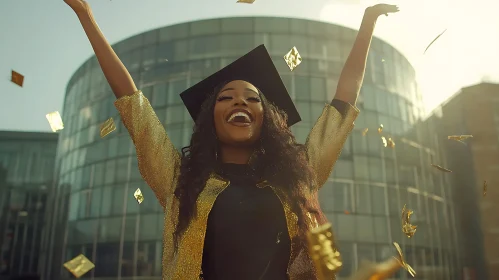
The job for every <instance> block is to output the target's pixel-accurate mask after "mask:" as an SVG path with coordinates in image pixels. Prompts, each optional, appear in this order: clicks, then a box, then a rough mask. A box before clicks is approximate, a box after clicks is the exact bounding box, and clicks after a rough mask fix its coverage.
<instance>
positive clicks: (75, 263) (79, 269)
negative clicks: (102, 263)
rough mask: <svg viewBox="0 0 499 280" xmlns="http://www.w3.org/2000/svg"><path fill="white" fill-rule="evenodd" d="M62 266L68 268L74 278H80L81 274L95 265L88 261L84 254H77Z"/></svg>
mask: <svg viewBox="0 0 499 280" xmlns="http://www.w3.org/2000/svg"><path fill="white" fill-rule="evenodd" d="M64 267H65V268H66V269H67V270H69V272H71V273H72V274H73V275H74V276H75V277H76V278H80V277H81V276H83V274H85V273H87V272H88V271H90V270H91V269H92V268H94V267H95V265H94V264H93V263H92V262H91V261H89V260H88V259H87V258H86V257H85V256H84V255H79V256H77V257H76V258H74V259H72V260H70V261H68V262H67V263H65V264H64Z"/></svg>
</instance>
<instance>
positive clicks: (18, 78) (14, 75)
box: [10, 70, 24, 87]
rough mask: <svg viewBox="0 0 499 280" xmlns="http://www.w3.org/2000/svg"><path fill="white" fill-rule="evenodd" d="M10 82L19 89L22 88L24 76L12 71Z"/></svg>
mask: <svg viewBox="0 0 499 280" xmlns="http://www.w3.org/2000/svg"><path fill="white" fill-rule="evenodd" d="M10 81H11V82H13V83H14V84H16V85H18V86H20V87H23V84H24V76H23V75H21V74H20V73H18V72H16V71H14V70H12V76H11V78H10Z"/></svg>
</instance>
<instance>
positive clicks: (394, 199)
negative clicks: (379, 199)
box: [387, 188, 402, 216]
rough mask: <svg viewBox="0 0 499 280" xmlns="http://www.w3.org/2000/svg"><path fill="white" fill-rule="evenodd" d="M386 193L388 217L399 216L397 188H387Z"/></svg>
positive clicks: (400, 209)
mask: <svg viewBox="0 0 499 280" xmlns="http://www.w3.org/2000/svg"><path fill="white" fill-rule="evenodd" d="M387 192H388V211H389V213H390V216H399V215H400V213H401V212H400V211H402V208H401V207H400V206H399V197H398V189H397V188H387Z"/></svg>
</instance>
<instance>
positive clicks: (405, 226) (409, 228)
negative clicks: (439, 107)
mask: <svg viewBox="0 0 499 280" xmlns="http://www.w3.org/2000/svg"><path fill="white" fill-rule="evenodd" d="M413 213H414V211H412V210H409V209H407V208H406V205H405V204H404V208H402V232H403V233H404V234H405V235H406V236H407V237H408V238H411V237H413V236H414V234H416V228H417V227H418V226H414V225H412V224H411V221H410V219H411V215H412V214H413Z"/></svg>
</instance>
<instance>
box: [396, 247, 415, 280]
mask: <svg viewBox="0 0 499 280" xmlns="http://www.w3.org/2000/svg"><path fill="white" fill-rule="evenodd" d="M393 246H395V249H397V253H398V254H399V261H400V262H401V263H402V267H403V268H404V269H405V270H407V272H409V273H410V274H411V276H412V277H415V276H416V271H414V269H413V268H412V267H411V266H410V265H409V264H408V263H406V262H405V260H404V255H403V254H402V249H400V245H399V244H398V243H397V242H393Z"/></svg>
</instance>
